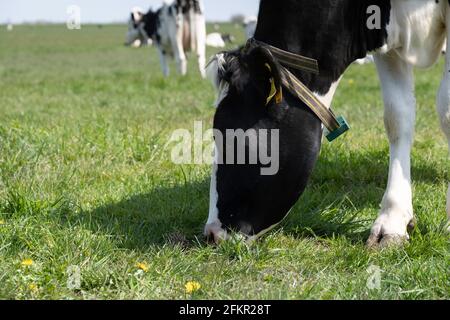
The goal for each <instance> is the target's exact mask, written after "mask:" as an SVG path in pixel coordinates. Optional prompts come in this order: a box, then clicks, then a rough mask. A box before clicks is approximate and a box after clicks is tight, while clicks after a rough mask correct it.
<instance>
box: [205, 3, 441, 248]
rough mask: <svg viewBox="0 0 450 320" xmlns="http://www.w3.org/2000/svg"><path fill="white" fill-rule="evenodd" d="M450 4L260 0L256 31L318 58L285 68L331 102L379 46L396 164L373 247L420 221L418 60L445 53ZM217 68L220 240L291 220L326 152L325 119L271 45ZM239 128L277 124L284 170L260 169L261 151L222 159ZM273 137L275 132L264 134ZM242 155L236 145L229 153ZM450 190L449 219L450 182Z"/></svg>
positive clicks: (214, 187) (219, 62)
mask: <svg viewBox="0 0 450 320" xmlns="http://www.w3.org/2000/svg"><path fill="white" fill-rule="evenodd" d="M449 3H450V0H445V1H444V0H403V1H398V0H358V1H354V0H321V1H317V0H285V1H279V0H261V2H260V11H259V17H258V26H257V29H256V33H255V39H256V40H258V41H259V43H265V44H270V45H272V46H273V47H276V48H279V49H282V50H284V51H288V52H291V53H294V54H297V55H302V56H305V57H310V58H313V59H316V60H317V61H318V65H319V72H320V73H319V74H314V73H311V72H306V71H302V70H297V69H295V68H292V67H291V66H290V65H286V64H285V65H284V66H283V67H286V68H287V69H288V70H289V71H291V72H292V74H294V75H295V77H296V78H297V79H298V80H300V81H301V82H302V83H303V84H304V85H306V87H307V88H309V90H310V91H311V92H313V93H314V94H313V96H315V97H316V98H317V99H319V100H320V101H321V102H322V103H323V104H324V105H326V106H327V107H329V106H330V105H331V102H332V98H333V95H334V93H335V90H336V88H337V87H338V84H339V81H340V79H341V77H342V75H343V74H344V72H345V70H346V69H347V67H348V66H349V65H350V64H351V63H352V62H353V61H355V60H356V59H359V58H363V57H365V56H366V55H367V53H368V52H375V54H374V57H375V63H376V66H377V69H378V73H379V78H380V82H381V86H382V90H383V96H384V103H385V124H386V130H387V135H388V138H389V142H390V166H389V178H388V184H387V189H386V192H385V194H384V197H383V200H382V202H381V210H380V213H379V217H378V218H377V219H376V221H375V223H374V224H373V227H372V229H371V235H370V238H369V240H368V245H370V246H384V245H389V244H393V243H398V242H402V241H403V240H405V239H408V238H409V236H408V228H409V227H412V226H413V222H414V216H413V206H412V191H411V174H410V169H411V168H410V153H411V148H412V143H413V134H414V123H415V117H416V116H415V114H416V112H415V108H416V102H415V97H414V76H413V68H414V67H422V68H426V67H429V66H431V65H433V64H434V63H435V62H436V61H437V60H438V58H439V56H440V54H441V48H442V45H443V43H444V41H445V39H446V38H449V37H450V33H449V32H448V31H447V28H448V27H450V4H449ZM373 13H375V14H373ZM447 40H448V39H447ZM448 43H450V41H447V48H448ZM284 70H286V69H284ZM449 70H450V56H447V57H446V64H445V69H444V73H443V79H442V83H441V86H440V89H439V93H438V96H437V110H438V113H439V116H440V120H441V125H442V129H443V131H444V133H445V134H446V136H447V138H448V141H449V147H450V73H449ZM208 75H210V77H211V78H212V81H213V83H214V85H215V86H216V88H217V89H218V91H219V94H218V101H217V106H218V109H217V111H216V115H215V118H214V128H215V129H216V130H217V131H219V132H220V133H222V136H223V137H225V139H224V140H219V141H218V140H217V139H216V155H215V162H214V165H213V172H212V179H211V190H210V210H209V218H208V221H207V224H206V226H205V235H206V236H208V237H212V238H213V239H214V240H215V241H220V240H221V239H226V238H227V237H228V236H229V230H234V231H237V232H241V233H243V234H245V235H247V236H250V237H256V236H258V235H260V234H262V233H264V232H265V231H267V230H269V229H270V228H272V227H273V226H275V225H276V224H278V223H279V222H280V221H282V219H283V218H284V217H285V216H286V215H287V214H288V213H289V211H290V209H291V208H292V206H293V205H294V204H295V203H296V201H297V200H298V199H299V197H300V196H301V194H302V193H303V191H304V189H305V187H306V185H307V182H308V179H309V177H310V174H311V172H312V170H313V168H314V165H315V163H316V160H317V158H318V155H319V150H320V147H321V141H322V130H323V126H322V123H321V121H320V120H319V118H318V117H317V116H316V114H315V113H313V112H312V110H311V109H309V108H308V107H307V106H306V104H305V103H304V102H303V101H304V100H300V99H298V98H297V97H296V96H295V95H294V94H293V93H292V91H290V90H287V89H286V87H285V86H284V85H283V86H282V81H281V80H280V78H281V74H280V62H279V60H278V59H277V58H275V57H274V55H273V54H272V51H270V50H268V49H267V46H263V45H258V44H257V43H256V44H255V41H253V42H249V43H248V44H247V46H246V47H244V48H243V49H239V50H235V51H231V52H224V53H221V54H218V55H216V57H215V58H213V60H212V61H211V62H210V64H209V67H208ZM281 87H282V89H280V88H281ZM281 93H282V94H281ZM273 97H275V98H273ZM230 129H235V130H237V129H242V130H244V131H245V130H249V129H254V130H255V131H256V132H259V131H260V130H261V129H278V130H279V134H278V135H279V146H278V147H279V150H278V153H279V170H278V172H277V173H276V174H275V175H272V176H270V175H261V172H260V169H261V168H262V167H264V166H263V164H264V162H263V161H262V159H260V161H259V162H258V164H256V165H255V164H249V162H246V164H244V165H236V164H233V162H231V163H230V162H228V161H227V162H221V161H219V160H220V159H225V158H227V155H229V153H230V152H232V151H228V148H225V146H226V147H228V146H229V145H232V146H233V145H234V143H235V139H234V137H233V136H230V137H227V135H226V133H225V132H226V131H227V130H230ZM260 135H261V136H262V134H260ZM264 138H267V135H266V137H260V139H264ZM249 140H250V139H249ZM245 143H246V144H245V146H246V150H247V151H251V150H250V148H252V144H253V143H251V141H250V142H249V141H248V140H246V141H245ZM253 147H254V146H253ZM218 150H219V151H218ZM230 150H233V149H230ZM233 157H234V154H233V153H231V156H230V159H232V160H233ZM218 159H219V160H218ZM447 198H448V200H447V209H446V210H447V214H448V216H449V218H450V186H449V190H448V195H447Z"/></svg>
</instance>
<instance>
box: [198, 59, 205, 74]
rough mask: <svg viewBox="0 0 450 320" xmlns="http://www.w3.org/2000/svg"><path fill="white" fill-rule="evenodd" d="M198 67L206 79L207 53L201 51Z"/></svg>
mask: <svg viewBox="0 0 450 320" xmlns="http://www.w3.org/2000/svg"><path fill="white" fill-rule="evenodd" d="M198 69H199V70H200V74H201V76H202V78H203V79H206V58H205V54H204V53H203V54H202V53H200V54H199V55H198Z"/></svg>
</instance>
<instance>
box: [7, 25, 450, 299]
mask: <svg viewBox="0 0 450 320" xmlns="http://www.w3.org/2000/svg"><path fill="white" fill-rule="evenodd" d="M125 29H126V27H125V26H120V25H110V26H103V27H101V28H100V27H98V26H83V28H82V29H81V30H79V31H69V30H66V28H65V26H62V25H61V26H59V25H53V26H18V27H15V29H14V30H13V31H12V32H7V31H6V28H5V27H4V26H1V29H0V298H1V299H184V298H188V299H190V298H192V299H229V298H231V299H449V298H450V269H449V266H450V264H449V262H450V259H449V258H450V254H449V238H448V235H446V234H445V232H444V225H445V222H446V215H445V194H446V191H447V181H448V178H449V165H448V153H447V144H446V141H445V140H444V137H443V135H442V134H441V132H440V128H439V124H438V118H437V114H436V112H435V95H436V92H437V88H438V85H439V81H440V75H441V73H442V68H443V63H442V61H440V62H439V63H438V65H436V66H435V67H433V68H432V69H430V70H426V71H421V72H417V95H418V116H417V118H418V119H417V135H416V138H415V146H414V151H413V166H412V167H413V169H412V171H413V179H414V209H415V214H416V217H417V220H418V224H417V227H416V229H415V231H414V232H413V234H412V237H411V242H410V243H409V244H407V245H406V246H405V247H403V248H398V249H385V250H381V251H370V250H368V249H366V247H365V241H366V239H367V236H368V233H369V228H370V226H371V223H372V222H373V220H374V219H375V218H376V216H377V213H378V209H379V203H380V201H381V198H382V195H383V191H384V188H385V185H386V181H387V170H388V143H387V138H386V135H385V131H384V125H383V107H382V101H381V97H380V91H379V85H378V80H377V76H376V71H375V67H374V66H373V65H366V66H352V67H351V68H350V70H349V71H348V73H347V74H346V75H345V78H344V80H343V81H342V85H341V87H340V90H339V91H338V93H337V96H336V99H335V103H334V105H335V107H334V108H335V110H336V111H337V113H339V114H344V115H345V116H346V117H347V119H348V120H349V122H350V123H351V125H352V127H353V128H352V130H351V132H350V133H348V134H347V135H346V136H345V137H343V138H340V139H339V140H338V141H336V142H334V143H333V144H328V143H324V146H323V149H322V153H321V157H320V161H319V162H318V164H317V168H316V170H315V172H314V174H313V177H312V180H311V183H310V185H309V187H308V189H307V191H306V193H305V194H304V195H303V197H302V199H301V200H300V201H299V202H298V204H297V205H296V206H295V208H294V209H293V210H292V212H291V214H290V216H289V218H288V219H287V220H286V221H284V222H283V223H282V225H281V226H280V227H279V228H277V229H276V230H275V231H274V232H272V233H270V234H269V235H267V236H266V237H264V238H263V239H261V240H259V241H258V242H256V243H254V244H252V245H248V244H245V243H242V242H239V241H234V242H228V243H223V244H221V245H219V246H217V247H214V246H209V245H207V244H206V243H205V242H204V241H203V238H202V228H203V225H204V222H205V221H206V217H207V212H208V196H209V173H210V167H209V166H208V165H202V166H194V165H183V166H180V165H175V164H173V163H172V162H171V160H170V148H168V147H167V142H168V140H169V138H170V136H171V133H172V132H173V131H174V130H175V129H179V128H186V129H189V130H191V131H192V130H193V122H194V121H195V120H201V121H204V122H205V124H211V122H212V117H213V115H214V109H213V108H212V104H213V101H214V98H215V95H214V92H213V89H212V86H211V85H210V84H209V83H208V82H207V81H202V80H200V77H199V74H198V71H197V69H196V66H195V63H194V61H193V60H195V59H193V60H192V61H191V63H190V73H189V75H188V76H187V77H185V78H182V77H180V76H178V75H176V74H175V72H173V76H172V77H170V78H168V79H164V78H163V77H162V74H161V71H160V67H159V62H158V58H157V54H156V51H155V49H154V48H145V49H130V48H125V47H124V46H123V45H122V43H123V41H124V33H125ZM224 30H228V31H229V32H232V33H234V34H236V35H238V37H239V39H240V40H242V39H243V34H242V31H241V30H240V29H235V28H234V27H233V26H230V25H223V26H222V30H221V31H224ZM208 51H209V55H211V54H213V53H214V50H211V49H209V50H208ZM173 68H174V65H173V64H172V69H173ZM267 196H268V197H270V190H267ZM377 271H379V272H377ZM78 272H79V273H80V278H79V280H80V281H79V283H77V281H78V280H77V279H78V278H77V277H76V274H77V273H78ZM377 274H379V275H380V278H379V279H380V283H378V284H379V286H377V281H376V275H377ZM373 276H375V277H373ZM74 277H75V278H74ZM372 280H373V281H372ZM189 281H195V282H198V283H199V284H200V286H201V287H200V289H199V290H197V291H194V292H192V293H189V292H186V288H185V284H186V283H187V282H189ZM368 283H369V285H367V284H368ZM371 284H372V285H371Z"/></svg>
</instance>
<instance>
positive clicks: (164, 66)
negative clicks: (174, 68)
mask: <svg viewBox="0 0 450 320" xmlns="http://www.w3.org/2000/svg"><path fill="white" fill-rule="evenodd" d="M158 53H159V61H160V62H161V69H162V72H163V74H164V77H168V76H169V74H170V69H169V64H168V61H167V54H166V52H165V51H164V50H163V49H161V48H158Z"/></svg>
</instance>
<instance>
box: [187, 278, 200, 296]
mask: <svg viewBox="0 0 450 320" xmlns="http://www.w3.org/2000/svg"><path fill="white" fill-rule="evenodd" d="M184 287H185V288H186V293H187V294H192V293H194V292H196V291H198V290H200V288H201V287H202V286H201V285H200V283H198V282H195V281H189V282H188V283H186V284H185V286H184Z"/></svg>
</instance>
